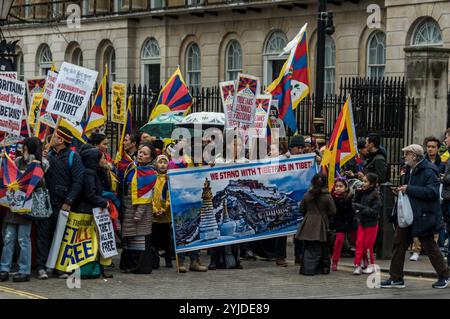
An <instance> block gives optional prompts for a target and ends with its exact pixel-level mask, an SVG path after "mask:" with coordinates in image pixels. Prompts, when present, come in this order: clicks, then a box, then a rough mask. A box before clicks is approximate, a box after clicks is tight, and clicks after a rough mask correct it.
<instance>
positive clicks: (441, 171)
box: [425, 154, 445, 174]
mask: <svg viewBox="0 0 450 319" xmlns="http://www.w3.org/2000/svg"><path fill="white" fill-rule="evenodd" d="M425 158H426V159H427V160H429V161H430V163H432V164H434V165H436V167H437V169H438V171H439V174H444V173H445V163H442V159H441V157H440V156H439V154H436V158H435V160H434V162H432V161H431V160H430V157H429V155H428V154H425Z"/></svg>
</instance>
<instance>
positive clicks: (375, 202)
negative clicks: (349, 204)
mask: <svg viewBox="0 0 450 319" xmlns="http://www.w3.org/2000/svg"><path fill="white" fill-rule="evenodd" d="M354 206H355V212H356V217H357V220H358V224H359V225H361V226H362V227H364V228H366V227H374V226H377V225H378V221H379V220H380V217H381V210H382V208H383V201H382V200H381V195H380V192H379V191H378V188H369V189H366V190H364V189H359V190H357V191H356V192H355V198H354Z"/></svg>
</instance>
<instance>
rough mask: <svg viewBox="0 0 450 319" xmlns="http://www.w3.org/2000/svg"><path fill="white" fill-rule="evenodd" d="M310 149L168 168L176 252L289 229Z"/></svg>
mask: <svg viewBox="0 0 450 319" xmlns="http://www.w3.org/2000/svg"><path fill="white" fill-rule="evenodd" d="M316 172H317V164H316V163H315V156H314V155H313V154H305V155H299V156H293V157H291V158H289V159H280V160H278V159H277V160H270V159H269V160H264V161H260V162H254V163H245V164H236V165H217V166H215V167H212V168H211V167H200V168H191V169H183V170H172V171H169V173H168V174H169V191H170V199H171V210H172V221H173V228H174V242H175V248H176V251H177V253H178V252H184V251H192V250H198V249H204V248H210V247H216V246H223V245H229V244H236V243H241V242H247V241H253V240H260V239H264V238H270V237H279V236H286V235H290V234H294V233H295V232H296V231H297V227H298V224H299V222H300V221H301V220H302V218H303V217H302V216H301V214H300V210H299V207H300V202H301V200H302V198H303V195H304V193H305V192H306V191H307V190H308V187H309V185H310V181H311V179H312V177H313V176H314V175H315V174H316Z"/></svg>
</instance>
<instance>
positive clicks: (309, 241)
mask: <svg viewBox="0 0 450 319" xmlns="http://www.w3.org/2000/svg"><path fill="white" fill-rule="evenodd" d="M300 212H301V213H302V214H303V215H304V220H303V222H302V223H301V225H300V227H299V229H298V232H297V235H296V236H295V237H296V238H297V239H298V240H304V241H305V254H304V256H303V263H302V266H301V268H300V273H301V274H303V275H309V276H313V275H316V274H320V273H322V274H329V273H330V257H329V255H328V245H327V241H328V231H329V228H330V222H329V217H331V216H333V215H335V214H336V206H335V204H334V201H333V198H332V197H331V195H330V193H329V191H328V186H327V176H325V175H323V174H316V175H314V177H313V179H312V181H311V187H310V189H309V190H308V192H306V194H305V196H304V197H303V200H302V202H301V204H300Z"/></svg>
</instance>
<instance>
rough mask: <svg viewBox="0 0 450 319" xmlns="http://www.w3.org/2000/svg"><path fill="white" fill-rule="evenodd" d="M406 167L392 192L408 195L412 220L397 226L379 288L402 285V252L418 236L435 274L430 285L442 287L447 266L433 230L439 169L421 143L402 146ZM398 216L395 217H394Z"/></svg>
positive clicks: (435, 228) (436, 220)
mask: <svg viewBox="0 0 450 319" xmlns="http://www.w3.org/2000/svg"><path fill="white" fill-rule="evenodd" d="M402 151H403V153H404V157H405V164H406V165H407V166H408V168H409V169H408V170H407V172H406V174H405V176H404V179H403V183H404V185H401V186H400V187H398V188H397V189H396V190H395V192H397V193H398V192H402V193H403V194H406V195H408V198H409V201H410V203H411V207H412V210H413V215H414V219H413V223H412V225H410V226H408V227H406V228H400V227H398V226H397V228H396V230H395V234H394V240H393V250H392V251H393V256H392V260H391V265H390V269H389V273H390V278H389V279H388V280H386V281H383V282H382V283H381V287H382V288H404V287H405V283H404V281H403V275H404V274H403V267H404V263H405V254H406V251H407V249H408V247H409V246H410V244H411V243H412V240H413V237H417V238H418V239H419V240H420V243H421V244H422V249H423V251H424V252H425V254H426V255H427V256H428V258H429V259H430V261H431V264H432V265H433V268H434V270H435V271H436V273H437V275H438V281H437V282H435V283H434V284H433V285H432V287H433V288H445V287H447V285H449V284H450V274H449V270H448V266H447V264H446V263H445V261H444V258H443V257H442V255H441V252H440V250H439V247H438V245H437V243H436V242H435V241H434V234H435V233H436V232H437V231H438V230H439V229H440V225H441V218H442V213H441V208H440V203H439V171H438V169H437V167H436V166H435V165H434V164H433V163H431V162H430V161H428V160H426V159H425V154H424V153H425V152H424V150H423V147H422V146H421V145H418V144H411V145H409V146H407V147H405V148H403V149H402ZM396 219H397V218H395V220H396Z"/></svg>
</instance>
